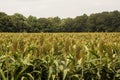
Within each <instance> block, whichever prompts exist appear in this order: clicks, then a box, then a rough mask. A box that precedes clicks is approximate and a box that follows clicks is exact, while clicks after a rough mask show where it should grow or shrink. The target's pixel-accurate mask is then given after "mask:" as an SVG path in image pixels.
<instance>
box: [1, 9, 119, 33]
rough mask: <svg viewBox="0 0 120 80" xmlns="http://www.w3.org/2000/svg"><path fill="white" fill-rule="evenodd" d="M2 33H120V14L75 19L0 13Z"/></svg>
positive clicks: (106, 13)
mask: <svg viewBox="0 0 120 80" xmlns="http://www.w3.org/2000/svg"><path fill="white" fill-rule="evenodd" d="M0 32H120V12H119V11H113V12H102V13H96V14H91V15H90V16H88V15H86V14H84V15H82V16H77V17H75V18H65V19H61V18H59V17H49V18H36V17H34V16H31V15H30V16H29V17H28V18H26V17H25V16H23V15H22V14H19V13H15V14H14V15H7V14H6V13H4V12H0Z"/></svg>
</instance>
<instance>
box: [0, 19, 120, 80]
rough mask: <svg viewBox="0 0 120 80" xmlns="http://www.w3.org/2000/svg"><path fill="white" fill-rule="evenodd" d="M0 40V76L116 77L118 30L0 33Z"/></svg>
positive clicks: (24, 79) (10, 79)
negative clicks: (116, 31)
mask: <svg viewBox="0 0 120 80" xmlns="http://www.w3.org/2000/svg"><path fill="white" fill-rule="evenodd" d="M45 20H46V19H45ZM42 21H43V20H42ZM20 22H21V21H20ZM9 23H10V22H9ZM41 23H42V22H41ZM6 25H7V24H6ZM11 25H12V24H11ZM9 29H10V28H9ZM3 30H4V29H3ZM0 44H1V45H0V79H1V80H120V33H57V34H56V33H38V34H37V33H34V34H33V33H32V34H30V33H16V34H15V33H0Z"/></svg>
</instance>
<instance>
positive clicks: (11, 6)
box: [0, 0, 120, 18]
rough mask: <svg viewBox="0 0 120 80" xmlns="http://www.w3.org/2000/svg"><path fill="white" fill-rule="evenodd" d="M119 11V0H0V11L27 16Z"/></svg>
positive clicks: (68, 15)
mask: <svg viewBox="0 0 120 80" xmlns="http://www.w3.org/2000/svg"><path fill="white" fill-rule="evenodd" d="M114 10H119V11H120V0H0V12H6V13H7V14H9V15H12V14H14V13H21V14H23V15H25V16H26V17H28V16H29V15H33V16H36V17H55V16H59V17H61V18H66V17H75V16H79V15H82V14H84V13H86V14H88V15H89V14H91V13H98V12H102V11H114Z"/></svg>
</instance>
